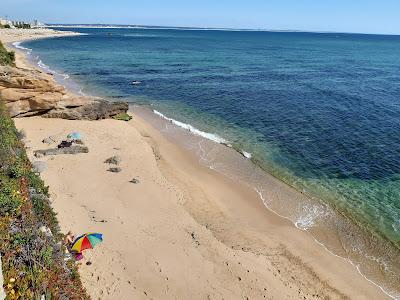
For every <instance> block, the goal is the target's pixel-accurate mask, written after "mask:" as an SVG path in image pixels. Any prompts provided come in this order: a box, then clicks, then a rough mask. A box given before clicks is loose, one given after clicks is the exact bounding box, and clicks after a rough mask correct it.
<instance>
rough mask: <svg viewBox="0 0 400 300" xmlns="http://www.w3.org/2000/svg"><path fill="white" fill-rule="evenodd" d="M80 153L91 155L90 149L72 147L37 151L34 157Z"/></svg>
mask: <svg viewBox="0 0 400 300" xmlns="http://www.w3.org/2000/svg"><path fill="white" fill-rule="evenodd" d="M79 153H89V148H88V147H85V146H71V147H66V148H54V149H45V150H37V151H35V152H34V155H35V157H36V158H39V157H43V156H48V155H61V154H79Z"/></svg>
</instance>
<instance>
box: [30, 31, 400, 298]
mask: <svg viewBox="0 0 400 300" xmlns="http://www.w3.org/2000/svg"><path fill="white" fill-rule="evenodd" d="M77 31H80V32H84V33H88V35H85V36H79V37H68V38H60V39H53V40H37V41H31V42H28V43H24V47H28V48H32V49H33V52H32V54H31V56H32V58H33V59H36V60H37V61H39V60H42V66H43V62H44V63H45V64H46V65H48V66H50V68H51V69H52V70H55V71H56V72H57V73H59V76H60V77H61V78H65V77H69V76H70V77H71V79H72V80H74V81H75V82H79V86H80V87H83V92H84V93H90V94H97V95H99V96H105V97H108V98H110V99H115V100H118V99H124V100H128V101H131V102H134V103H140V104H146V105H151V106H152V107H153V108H154V109H156V110H157V111H160V112H161V113H163V114H164V115H165V116H167V117H169V118H173V119H175V120H179V121H181V122H184V123H186V124H191V125H192V126H194V127H196V128H198V129H200V130H202V131H204V132H208V133H213V134H215V136H219V137H220V138H222V139H223V140H225V141H226V143H228V144H231V145H232V146H233V147H234V148H235V149H238V150H240V151H245V152H247V153H251V159H252V160H253V162H254V163H256V164H258V165H259V166H260V167H261V168H262V169H264V170H266V171H267V172H269V173H271V174H273V175H274V176H275V177H277V178H279V179H281V180H283V181H284V182H286V183H288V184H289V185H291V186H293V187H295V188H296V189H298V190H300V191H303V192H304V193H306V194H308V195H310V196H312V197H315V198H318V199H322V200H323V201H324V202H325V203H328V204H329V205H330V206H331V207H334V209H335V210H336V211H338V212H339V213H340V214H343V215H345V216H346V218H350V219H351V220H352V221H353V222H354V223H356V224H358V225H359V226H360V227H362V228H367V232H368V234H367V235H369V238H371V239H372V240H374V241H375V242H376V241H378V243H379V244H383V245H384V246H382V249H383V250H382V251H380V255H382V256H384V255H385V249H387V251H386V252H387V255H389V256H390V257H389V258H388V259H387V261H395V260H396V257H395V256H396V255H397V254H398V253H399V252H398V251H399V249H400V98H399V95H400V37H399V36H378V35H357V34H333V33H332V34H317V33H272V32H233V31H231V32H229V31H202V30H156V29H153V30H150V29H78V30H77ZM66 75H68V76H66ZM133 81H137V82H136V83H137V84H134V85H133V84H132V82H133ZM320 222H323V218H322V217H321V220H320ZM313 224H314V223H312V224H309V226H313ZM303 226H305V227H306V226H307V224H303ZM396 251H397V252H396ZM393 253H394V254H393ZM385 259H386V258H385V257H380V258H378V260H382V261H383V260H385ZM381 265H383V266H384V267H383V269H385V268H389V269H390V266H389V267H388V266H387V265H386V264H385V263H383V264H381ZM397 272H398V269H396V268H395V269H394V271H393V270H392V269H390V272H388V273H387V274H386V275H385V276H392V277H393V278H394V279H393V280H392V285H394V286H395V285H396V283H397V284H399V281H398V278H399V276H400V274H398V273H397ZM389 273H390V274H389ZM399 286H400V284H399ZM392 289H393V286H392ZM397 292H398V291H397Z"/></svg>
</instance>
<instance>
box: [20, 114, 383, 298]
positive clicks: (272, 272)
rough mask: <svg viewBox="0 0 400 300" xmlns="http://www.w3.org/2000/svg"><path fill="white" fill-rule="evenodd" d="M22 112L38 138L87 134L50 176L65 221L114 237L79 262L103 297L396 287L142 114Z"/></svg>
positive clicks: (52, 165) (295, 294) (342, 293)
mask: <svg viewBox="0 0 400 300" xmlns="http://www.w3.org/2000/svg"><path fill="white" fill-rule="evenodd" d="M15 121H16V124H17V126H18V127H19V128H22V129H24V130H25V131H26V133H27V139H28V140H29V142H28V143H27V146H28V147H30V148H31V149H32V150H37V149H42V148H43V147H44V146H43V143H42V142H41V141H42V140H43V138H46V137H48V136H54V135H55V136H58V137H59V138H60V139H61V138H62V136H64V135H66V134H68V133H69V132H71V131H74V130H77V131H80V132H82V133H83V134H84V136H85V143H86V144H87V145H88V147H89V153H88V154H87V155H86V154H82V155H78V156H74V157H72V156H65V157H56V158H54V159H48V161H46V163H47V164H48V170H46V171H45V172H43V174H42V176H43V178H44V179H45V181H46V183H47V184H49V185H50V191H51V193H52V196H53V197H52V199H53V205H54V208H55V209H56V211H57V212H58V214H59V221H60V223H61V226H62V229H63V231H65V232H67V231H68V230H69V229H72V230H74V231H76V232H79V231H80V230H81V228H82V227H85V228H87V229H91V230H94V231H101V232H103V233H104V235H105V237H106V241H107V242H106V243H105V244H104V245H102V246H101V247H100V248H99V250H98V251H97V252H93V253H90V254H88V256H87V259H88V260H90V261H92V262H93V264H92V265H90V266H86V265H82V267H81V273H82V277H83V281H84V283H85V284H86V287H87V289H88V291H89V294H90V295H91V296H92V297H93V298H95V297H100V298H102V299H112V298H114V297H118V298H120V299H130V297H137V298H143V299H146V298H147V297H149V298H156V299H157V298H196V299H197V298H204V297H207V296H209V297H210V298H211V299H213V298H217V297H221V296H222V297H227V298H231V299H236V298H238V299H239V298H243V297H244V298H245V297H249V299H252V298H256V299H259V298H260V299H262V298H266V299H273V298H279V299H281V298H293V299H297V298H303V297H305V299H317V298H323V297H330V298H332V299H344V298H346V297H348V298H351V299H371V298H373V299H380V298H382V299H384V298H386V296H385V295H384V294H383V293H382V291H381V290H380V289H379V288H378V287H377V286H375V285H373V284H371V283H369V282H368V281H367V280H365V278H364V277H362V276H361V275H360V274H359V273H358V272H357V270H356V269H355V268H354V267H353V266H352V265H351V264H349V263H348V262H347V261H345V260H343V259H342V258H339V257H335V256H333V255H332V254H330V253H329V252H328V251H326V250H325V249H324V247H323V246H321V245H318V244H317V243H315V241H314V239H313V238H312V236H311V235H310V234H308V233H307V232H303V231H300V230H298V229H297V228H295V227H294V226H293V224H292V223H291V222H289V221H287V220H285V219H283V218H281V217H278V216H276V215H275V214H273V213H272V212H270V211H268V210H267V209H265V207H264V204H263V203H262V201H261V199H260V195H259V194H258V193H257V191H254V190H253V189H251V188H249V187H248V186H247V185H246V184H243V183H240V182H238V181H237V180H232V179H229V178H227V177H225V176H223V175H221V174H219V172H216V171H214V170H212V169H210V168H209V167H208V166H205V165H204V164H201V162H199V158H198V156H196V155H195V154H194V153H193V152H191V151H187V150H185V149H184V147H179V146H177V145H175V144H174V143H173V142H171V141H169V140H168V139H166V138H165V137H164V136H163V135H162V134H160V132H159V128H158V129H157V126H154V124H153V125H150V123H149V122H148V120H147V121H146V120H145V118H143V117H142V116H139V115H136V114H134V119H133V120H132V121H131V122H128V123H123V122H119V121H115V120H104V121H95V122H88V121H66V120H58V119H42V118H38V117H34V118H26V119H15ZM153 126H154V127H153ZM112 155H119V156H120V157H121V158H122V164H121V169H122V172H121V173H118V174H112V173H110V172H107V168H106V165H105V164H104V160H105V159H107V158H108V157H110V156H112ZM32 159H33V157H32ZM132 179H137V180H138V182H139V183H138V184H133V183H132V182H130V181H132ZM177 221H178V222H177ZM310 254H311V255H310ZM98 286H102V287H103V288H102V289H98ZM188 286H190V287H191V290H190V291H189V290H188V289H187V287H188ZM206 291H209V292H206Z"/></svg>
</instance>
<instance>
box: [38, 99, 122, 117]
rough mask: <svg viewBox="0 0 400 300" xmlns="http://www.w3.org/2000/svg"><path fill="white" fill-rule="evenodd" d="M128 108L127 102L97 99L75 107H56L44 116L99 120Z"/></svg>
mask: <svg viewBox="0 0 400 300" xmlns="http://www.w3.org/2000/svg"><path fill="white" fill-rule="evenodd" d="M128 108H129V106H128V103H126V102H107V101H104V100H96V101H93V102H92V103H88V104H85V105H82V106H79V107H75V108H69V109H65V108H64V109H54V110H51V111H49V112H47V113H46V114H44V115H43V117H46V118H60V119H68V120H99V119H107V118H112V117H113V116H116V115H119V114H121V113H125V112H127V110H128Z"/></svg>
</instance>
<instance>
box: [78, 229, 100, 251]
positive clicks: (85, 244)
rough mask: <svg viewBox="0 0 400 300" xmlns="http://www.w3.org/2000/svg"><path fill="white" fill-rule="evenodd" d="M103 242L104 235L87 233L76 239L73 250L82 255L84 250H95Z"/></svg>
mask: <svg viewBox="0 0 400 300" xmlns="http://www.w3.org/2000/svg"><path fill="white" fill-rule="evenodd" d="M102 241H103V235H102V234H101V233H85V234H83V235H81V236H80V237H77V238H76V239H75V241H74V242H73V244H72V247H71V249H72V250H74V251H77V252H79V253H80V252H82V251H83V250H87V249H93V248H94V247H95V246H96V245H97V244H99V243H101V242H102Z"/></svg>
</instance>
